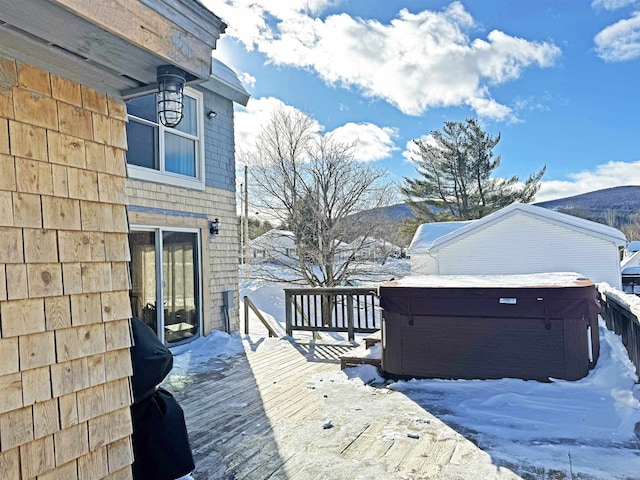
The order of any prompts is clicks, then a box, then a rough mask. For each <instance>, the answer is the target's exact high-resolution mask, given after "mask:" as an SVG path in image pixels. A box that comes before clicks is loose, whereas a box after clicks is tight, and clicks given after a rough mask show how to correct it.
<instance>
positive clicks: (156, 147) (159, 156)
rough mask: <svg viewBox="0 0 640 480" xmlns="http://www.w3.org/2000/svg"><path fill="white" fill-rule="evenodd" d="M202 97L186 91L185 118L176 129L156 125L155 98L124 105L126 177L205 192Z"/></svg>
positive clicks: (159, 124) (190, 90)
mask: <svg viewBox="0 0 640 480" xmlns="http://www.w3.org/2000/svg"><path fill="white" fill-rule="evenodd" d="M202 111H203V107H202V95H201V94H200V93H199V92H197V91H195V90H192V89H185V96H184V110H183V113H184V118H183V119H182V121H181V122H180V123H179V124H178V126H176V127H175V128H169V127H165V126H164V125H162V124H161V123H160V122H159V121H158V113H157V98H156V95H155V94H151V95H145V96H143V97H137V98H133V99H131V100H129V101H127V114H128V117H129V122H128V123H127V143H128V145H129V150H128V151H127V168H128V172H129V176H131V177H132V178H138V179H141V180H149V181H152V182H159V183H168V184H172V185H178V186H183V187H189V188H197V189H204V148H203V122H202V118H203V114H202Z"/></svg>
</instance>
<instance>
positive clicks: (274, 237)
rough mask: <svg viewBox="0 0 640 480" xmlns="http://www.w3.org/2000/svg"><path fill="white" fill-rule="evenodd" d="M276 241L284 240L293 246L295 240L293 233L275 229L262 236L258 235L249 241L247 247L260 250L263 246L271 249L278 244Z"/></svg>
mask: <svg viewBox="0 0 640 480" xmlns="http://www.w3.org/2000/svg"><path fill="white" fill-rule="evenodd" d="M278 240H281V241H282V240H284V241H286V242H289V243H291V244H294V241H295V238H294V235H293V232H290V231H289V230H278V229H277V228H272V229H271V230H268V231H266V232H264V233H263V234H262V235H259V236H257V237H256V238H254V239H253V240H251V241H250V242H249V245H251V246H252V247H260V248H263V247H265V246H267V247H273V246H275V245H276V243H280V242H278Z"/></svg>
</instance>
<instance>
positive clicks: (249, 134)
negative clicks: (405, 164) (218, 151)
mask: <svg viewBox="0 0 640 480" xmlns="http://www.w3.org/2000/svg"><path fill="white" fill-rule="evenodd" d="M278 109H284V110H285V111H291V112H294V111H297V112H299V110H297V109H296V108H294V107H292V106H290V105H287V104H285V103H284V102H282V101H281V100H279V99H277V98H273V97H263V98H252V99H251V100H249V103H248V105H247V106H246V108H242V107H239V108H238V110H237V111H236V112H235V141H236V150H237V152H238V159H239V161H240V162H242V156H243V152H248V151H250V150H252V149H253V147H254V145H255V142H256V138H257V136H258V135H259V134H260V132H261V129H262V125H265V124H266V123H267V122H268V121H269V120H270V119H271V117H272V115H273V112H274V111H275V110H278ZM302 113H304V114H305V115H308V113H307V112H302ZM313 130H314V132H315V133H316V134H318V135H322V134H323V132H324V127H323V126H322V125H320V124H319V123H318V122H317V121H314V128H313ZM330 134H331V135H332V136H333V137H334V138H335V139H336V140H338V141H341V142H344V143H352V142H357V144H356V147H355V150H354V158H355V159H356V160H358V161H361V162H371V161H376V160H382V159H385V158H389V157H391V155H392V152H393V151H395V150H397V149H398V148H397V147H396V145H395V143H394V138H396V137H397V136H398V132H397V130H396V129H395V128H391V127H379V126H377V125H374V124H372V123H351V122H350V123H347V124H345V125H342V126H340V127H338V128H336V129H335V130H333V131H332V132H330Z"/></svg>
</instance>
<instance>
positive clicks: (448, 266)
mask: <svg viewBox="0 0 640 480" xmlns="http://www.w3.org/2000/svg"><path fill="white" fill-rule="evenodd" d="M447 223H448V225H446V226H444V227H443V229H444V230H447V229H450V230H449V231H448V232H447V233H444V234H443V235H442V236H439V237H436V238H433V237H432V236H429V235H426V234H425V232H424V231H421V230H418V231H417V232H416V236H415V237H414V240H413V241H412V242H411V245H410V247H409V249H408V253H409V254H410V255H411V273H412V274H435V275H508V274H526V273H545V272H563V271H564V272H577V273H580V274H582V275H584V276H585V277H588V278H590V279H591V280H592V281H594V282H607V283H609V284H610V285H611V286H613V287H616V288H621V275H620V249H622V248H624V246H625V245H626V238H625V236H624V234H623V233H622V232H620V231H619V230H617V229H615V228H612V227H608V226H606V225H602V224H599V223H595V222H591V221H589V220H584V219H582V218H578V217H574V216H571V215H566V214H563V213H559V212H555V211H553V210H549V209H546V208H542V207H537V206H534V205H527V204H513V205H510V206H508V207H505V208H503V209H501V210H498V211H497V212H494V213H492V214H491V215H488V216H486V217H484V218H481V219H480V220H475V221H471V222H468V223H466V224H464V225H462V224H460V225H458V222H447ZM429 225H434V224H427V226H429ZM423 227H424V225H423Z"/></svg>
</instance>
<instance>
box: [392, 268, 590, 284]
mask: <svg viewBox="0 0 640 480" xmlns="http://www.w3.org/2000/svg"><path fill="white" fill-rule="evenodd" d="M585 285H593V283H592V282H591V281H590V280H588V279H586V278H585V277H584V276H583V275H581V274H579V273H575V272H550V273H528V274H524V275H523V274H517V275H411V276H408V277H404V278H401V279H399V280H394V281H392V282H387V283H383V284H381V286H383V287H389V286H391V287H395V286H398V287H431V288H435V287H437V288H443V287H447V288H453V287H455V288H519V287H570V286H585Z"/></svg>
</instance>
